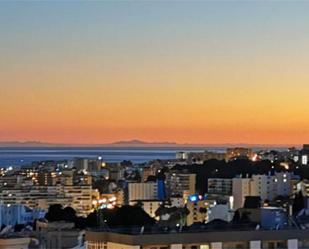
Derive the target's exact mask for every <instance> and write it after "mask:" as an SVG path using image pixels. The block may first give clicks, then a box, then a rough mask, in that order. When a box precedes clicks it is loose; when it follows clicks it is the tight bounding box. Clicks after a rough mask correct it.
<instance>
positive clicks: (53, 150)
mask: <svg viewBox="0 0 309 249" xmlns="http://www.w3.org/2000/svg"><path fill="white" fill-rule="evenodd" d="M205 149H207V148H178V147H177V148H153V147H152V148H147V147H143V148H132V147H131V148H126V147H123V148H106V147H104V148H100V147H48V148H46V147H26V148H25V147H7V148H6V147H2V148H0V167H10V166H12V167H17V166H23V165H30V164H31V163H32V162H34V161H48V160H53V161H62V160H71V159H73V158H76V157H83V158H97V157H102V159H103V160H104V161H105V162H121V161H123V160H130V161H132V162H133V163H136V164H138V163H144V162H147V161H151V160H155V159H161V160H168V159H175V157H176V152H178V151H203V150H205ZM208 149H209V148H208ZM216 150H218V148H217V149H216Z"/></svg>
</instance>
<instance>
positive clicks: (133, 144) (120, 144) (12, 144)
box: [0, 139, 299, 148]
mask: <svg viewBox="0 0 309 249" xmlns="http://www.w3.org/2000/svg"><path fill="white" fill-rule="evenodd" d="M290 146H293V145H276V144H272V145H271V144H246V143H222V144H206V143H205V144H190V143H175V142H165V141H164V142H147V141H143V140H138V139H132V140H123V141H117V142H113V143H105V144H65V143H48V142H41V141H24V142H21V141H2V142H1V141H0V147H25V148H26V147H105V148H106V147H133V148H134V147H136V148H138V147H171V148H173V147H174V148H188V147H192V148H204V147H208V148H209V147H212V148H227V147H254V148H279V147H285V148H287V147H290ZM294 146H297V147H299V145H294Z"/></svg>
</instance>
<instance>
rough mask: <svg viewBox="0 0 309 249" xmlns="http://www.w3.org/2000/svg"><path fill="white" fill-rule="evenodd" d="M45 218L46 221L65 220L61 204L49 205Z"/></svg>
mask: <svg viewBox="0 0 309 249" xmlns="http://www.w3.org/2000/svg"><path fill="white" fill-rule="evenodd" d="M45 219H47V220H48V221H61V220H65V216H64V212H63V207H62V205H61V204H54V205H50V206H49V208H48V212H47V213H46V215H45Z"/></svg>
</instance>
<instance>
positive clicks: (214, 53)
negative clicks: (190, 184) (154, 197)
mask: <svg viewBox="0 0 309 249" xmlns="http://www.w3.org/2000/svg"><path fill="white" fill-rule="evenodd" d="M0 6H1V8H0V30H1V31H0V35H1V39H0V51H1V52H0V53H1V57H0V74H1V91H0V116H1V122H0V141H15V140H18V141H29V140H31V141H33V140H36V141H43V142H50V143H70V144H91V143H94V144H101V143H111V142H114V141H119V140H131V139H140V140H144V141H151V142H161V141H169V142H177V143H193V144H223V143H248V144H299V145H300V144H303V143H306V142H308V141H309V131H308V129H307V127H308V125H309V119H308V118H307V116H308V114H309V110H308V108H307V106H308V104H309V100H308V98H307V92H308V90H309V85H308V83H307V82H309V75H308V74H307V73H306V72H307V68H308V66H309V60H308V53H306V52H307V51H308V48H309V27H308V25H307V23H308V21H309V16H308V15H307V13H308V10H309V2H277V1H273V2H257V1H256V2H206V1H205V2H194V3H189V2H177V3H176V2H157V3H155V2H143V1H141V2H137V1H127V2H50V1H46V2H32V1H26V2H19V1H16V2H14V1H13V2H1V3H0Z"/></svg>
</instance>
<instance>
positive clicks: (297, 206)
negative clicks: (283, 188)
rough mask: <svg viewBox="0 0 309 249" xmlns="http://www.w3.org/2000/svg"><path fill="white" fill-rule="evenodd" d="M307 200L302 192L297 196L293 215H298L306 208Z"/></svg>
mask: <svg viewBox="0 0 309 249" xmlns="http://www.w3.org/2000/svg"><path fill="white" fill-rule="evenodd" d="M304 202H305V200H304V196H303V193H302V191H299V192H298V193H296V194H295V198H294V202H293V206H292V210H293V215H297V214H298V213H299V211H301V210H302V209H303V208H304V207H305V205H304V204H305V203H304Z"/></svg>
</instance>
